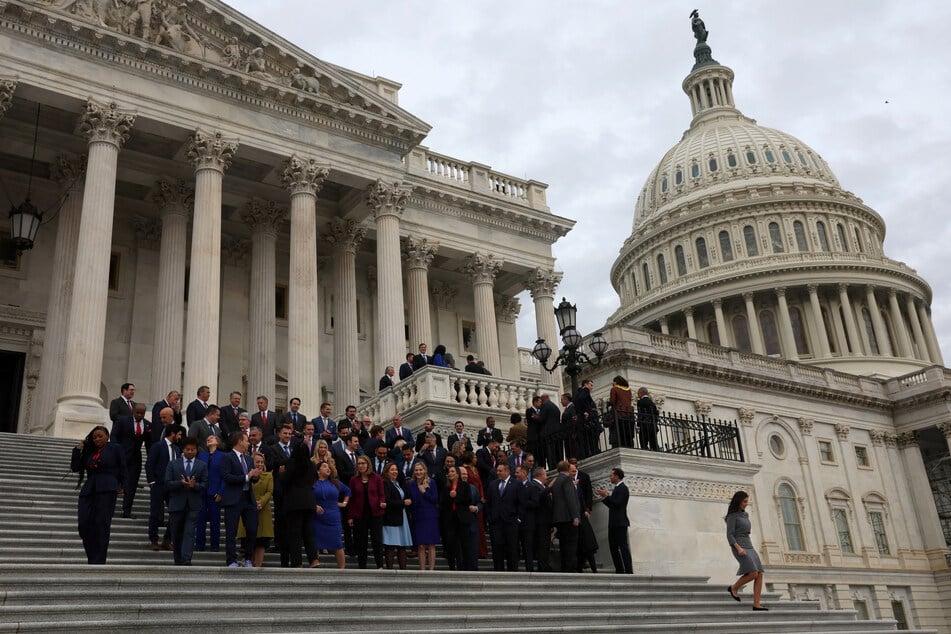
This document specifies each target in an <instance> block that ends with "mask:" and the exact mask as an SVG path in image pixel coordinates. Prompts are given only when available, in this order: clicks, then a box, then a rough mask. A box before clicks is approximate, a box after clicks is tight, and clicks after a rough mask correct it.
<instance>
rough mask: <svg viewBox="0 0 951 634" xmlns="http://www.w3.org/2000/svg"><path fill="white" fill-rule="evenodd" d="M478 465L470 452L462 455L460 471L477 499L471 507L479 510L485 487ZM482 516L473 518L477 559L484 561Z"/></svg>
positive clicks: (485, 550)
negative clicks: (476, 494)
mask: <svg viewBox="0 0 951 634" xmlns="http://www.w3.org/2000/svg"><path fill="white" fill-rule="evenodd" d="M516 415H517V414H516ZM478 464H479V462H478V459H477V458H476V455H475V454H474V453H472V452H471V451H467V452H465V453H464V454H462V471H463V472H465V475H466V477H467V478H468V482H469V484H470V485H471V486H474V487H475V488H476V492H477V493H478V497H476V498H475V499H473V500H472V506H477V507H479V508H480V509H481V508H482V507H483V505H484V504H485V486H484V485H483V484H482V476H481V475H479V467H478ZM484 515H485V514H484V513H483V512H482V511H481V510H480V511H478V512H477V513H476V516H475V517H474V518H473V520H474V521H475V523H476V528H477V530H478V534H479V541H478V544H479V546H478V549H477V552H478V558H479V559H484V558H486V557H488V556H489V544H488V541H487V540H486V533H485V517H484Z"/></svg>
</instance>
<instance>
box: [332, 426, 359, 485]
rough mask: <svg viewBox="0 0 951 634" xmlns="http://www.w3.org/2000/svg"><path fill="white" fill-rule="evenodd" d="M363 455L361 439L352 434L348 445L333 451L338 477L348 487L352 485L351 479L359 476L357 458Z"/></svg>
mask: <svg viewBox="0 0 951 634" xmlns="http://www.w3.org/2000/svg"><path fill="white" fill-rule="evenodd" d="M361 453H363V450H362V449H360V439H359V438H357V437H356V436H354V435H352V434H350V435H348V436H347V439H346V444H344V446H343V447H340V446H337V447H334V449H333V456H334V463H335V464H336V465H337V476H338V477H339V478H340V481H341V482H342V483H344V484H346V485H347V486H349V485H350V478H352V477H353V476H355V475H357V456H359V455H360V454H361Z"/></svg>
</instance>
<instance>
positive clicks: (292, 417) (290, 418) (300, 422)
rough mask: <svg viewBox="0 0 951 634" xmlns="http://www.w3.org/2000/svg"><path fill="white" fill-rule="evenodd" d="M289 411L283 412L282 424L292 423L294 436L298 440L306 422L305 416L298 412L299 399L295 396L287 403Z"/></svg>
mask: <svg viewBox="0 0 951 634" xmlns="http://www.w3.org/2000/svg"><path fill="white" fill-rule="evenodd" d="M288 406H289V407H290V409H289V410H288V411H286V412H284V417H283V418H282V419H281V422H282V423H293V425H294V435H295V436H297V437H298V438H300V437H301V436H302V435H303V433H304V423H306V422H307V415H306V414H304V412H302V411H300V399H299V398H297V397H296V396H295V397H294V398H292V399H291V400H290V401H288Z"/></svg>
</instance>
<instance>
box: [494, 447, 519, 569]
mask: <svg viewBox="0 0 951 634" xmlns="http://www.w3.org/2000/svg"><path fill="white" fill-rule="evenodd" d="M495 473H496V475H497V476H498V479H497V480H496V481H494V482H491V483H489V486H488V487H487V488H486V489H485V491H486V495H485V497H486V502H485V508H486V517H488V518H489V527H490V529H489V536H490V537H491V539H492V564H493V567H494V568H495V570H496V572H502V571H503V570H508V571H509V572H515V571H516V570H518V488H519V487H520V486H522V484H521V483H520V482H518V481H517V480H516V479H515V478H513V477H511V473H510V471H509V466H508V465H507V464H500V465H499V466H497V467H496V468H495Z"/></svg>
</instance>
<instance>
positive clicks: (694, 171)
mask: <svg viewBox="0 0 951 634" xmlns="http://www.w3.org/2000/svg"><path fill="white" fill-rule="evenodd" d="M690 178H700V164H699V163H697V162H696V161H694V162H693V165H691V166H690Z"/></svg>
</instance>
